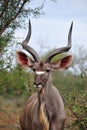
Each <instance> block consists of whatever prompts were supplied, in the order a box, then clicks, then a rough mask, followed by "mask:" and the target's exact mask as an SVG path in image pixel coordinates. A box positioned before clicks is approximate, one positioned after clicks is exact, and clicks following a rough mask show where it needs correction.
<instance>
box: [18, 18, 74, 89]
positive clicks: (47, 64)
mask: <svg viewBox="0 0 87 130" xmlns="http://www.w3.org/2000/svg"><path fill="white" fill-rule="evenodd" d="M72 27H73V22H72V24H71V27H70V30H69V34H68V44H67V46H66V47H62V48H58V49H55V50H53V51H52V52H51V53H50V54H49V55H48V56H47V57H46V59H45V60H44V61H40V57H39V55H38V54H37V52H36V51H35V50H34V49H33V48H31V47H30V46H28V45H27V43H28V41H29V40H30V37H31V23H30V20H29V31H28V34H27V36H26V38H25V40H24V41H23V42H22V47H23V48H24V49H25V50H26V51H28V52H29V53H30V54H31V55H32V57H33V59H32V58H30V57H29V56H27V55H26V54H25V53H24V52H21V51H17V53H16V59H17V63H18V64H20V65H23V66H25V67H29V68H31V69H32V70H33V71H34V87H36V88H38V90H41V89H42V88H43V87H45V86H47V83H48V81H49V77H50V72H51V71H53V70H54V69H60V68H68V67H69V66H70V65H71V62H72V56H71V55H68V56H66V57H64V58H61V59H58V60H56V61H55V62H51V60H52V58H53V57H54V56H56V55H57V54H60V53H63V52H67V51H68V50H69V49H70V48H71V35H72Z"/></svg>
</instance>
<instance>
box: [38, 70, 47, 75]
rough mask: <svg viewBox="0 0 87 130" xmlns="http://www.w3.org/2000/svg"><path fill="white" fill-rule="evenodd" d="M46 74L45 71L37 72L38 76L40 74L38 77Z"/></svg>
mask: <svg viewBox="0 0 87 130" xmlns="http://www.w3.org/2000/svg"><path fill="white" fill-rule="evenodd" d="M44 73H45V71H36V74H38V75H41V74H44Z"/></svg>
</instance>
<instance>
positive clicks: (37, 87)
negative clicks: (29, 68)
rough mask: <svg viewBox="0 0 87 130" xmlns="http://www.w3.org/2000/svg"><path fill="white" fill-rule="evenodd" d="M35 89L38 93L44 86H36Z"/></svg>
mask: <svg viewBox="0 0 87 130" xmlns="http://www.w3.org/2000/svg"><path fill="white" fill-rule="evenodd" d="M34 88H36V89H37V90H38V91H40V90H41V89H42V88H43V85H42V84H38V85H36V84H34Z"/></svg>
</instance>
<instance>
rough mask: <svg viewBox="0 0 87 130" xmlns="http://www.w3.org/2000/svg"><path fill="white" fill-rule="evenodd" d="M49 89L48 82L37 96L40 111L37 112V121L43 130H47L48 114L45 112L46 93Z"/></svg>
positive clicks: (49, 84) (49, 83)
mask: <svg viewBox="0 0 87 130" xmlns="http://www.w3.org/2000/svg"><path fill="white" fill-rule="evenodd" d="M49 87H51V82H50V80H49V81H48V82H47V84H46V86H45V87H43V88H42V90H41V92H40V93H39V94H38V98H39V105H40V108H39V109H40V111H39V119H40V123H41V124H42V127H43V130H49V114H48V110H47V101H46V100H47V99H46V96H47V91H48V89H50V88H49Z"/></svg>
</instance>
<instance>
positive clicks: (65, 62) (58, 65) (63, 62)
mask: <svg viewBox="0 0 87 130" xmlns="http://www.w3.org/2000/svg"><path fill="white" fill-rule="evenodd" d="M71 63H72V56H71V55H68V56H66V57H64V58H62V59H59V60H58V61H56V62H53V63H51V64H52V66H53V68H54V69H63V68H65V69H67V68H68V67H69V66H70V65H71Z"/></svg>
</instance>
